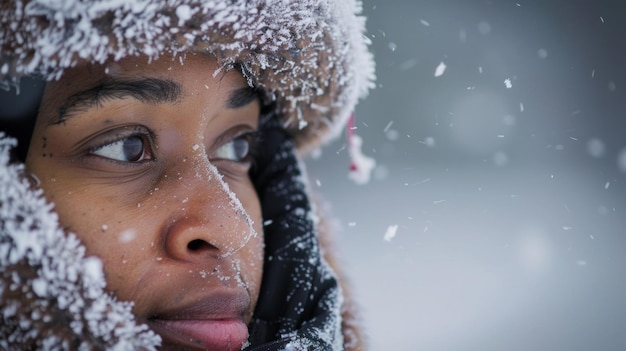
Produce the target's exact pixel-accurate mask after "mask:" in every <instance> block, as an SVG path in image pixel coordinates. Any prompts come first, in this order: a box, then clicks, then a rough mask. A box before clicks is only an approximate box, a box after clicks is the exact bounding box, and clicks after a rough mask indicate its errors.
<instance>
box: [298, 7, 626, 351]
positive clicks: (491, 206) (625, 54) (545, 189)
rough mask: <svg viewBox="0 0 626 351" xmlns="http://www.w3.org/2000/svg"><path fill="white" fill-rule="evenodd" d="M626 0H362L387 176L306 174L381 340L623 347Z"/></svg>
mask: <svg viewBox="0 0 626 351" xmlns="http://www.w3.org/2000/svg"><path fill="white" fill-rule="evenodd" d="M622 3H624V2H623V1H617V0H616V1H591V0H589V1H582V0H569V1H565V0H558V1H554V0H547V1H539V0H537V1H524V0H518V1H505V0H494V1H485V0H471V1H468V0H464V1H461V0H458V1H435V0H429V1H415V0H411V1H409V0H406V1H399V0H384V1H383V0H365V1H364V11H365V13H366V14H367V15H368V17H369V19H368V22H367V28H368V32H369V33H368V36H369V37H370V38H371V39H372V42H373V44H372V48H373V51H374V53H375V56H376V60H377V75H378V82H377V84H378V87H377V88H376V90H375V91H373V92H372V93H371V94H370V96H369V98H368V99H367V100H366V101H364V102H362V103H361V104H360V105H359V107H358V108H357V110H356V118H357V121H356V126H357V133H358V134H360V135H361V136H362V137H363V138H364V146H363V150H364V152H365V153H366V154H368V155H370V156H373V157H375V158H376V161H377V168H376V169H375V171H374V176H373V179H372V181H371V182H370V183H369V184H368V185H365V186H358V185H355V184H354V183H352V182H351V181H350V180H349V179H348V178H347V176H346V174H347V171H348V164H349V160H348V155H347V151H346V149H345V140H339V141H337V142H336V143H333V144H331V145H330V147H328V148H326V149H324V150H323V154H322V157H321V158H320V159H318V160H311V161H309V162H308V167H309V171H310V173H311V177H312V182H311V184H312V186H313V187H314V188H316V189H317V190H318V191H319V192H322V193H323V194H324V195H325V197H326V199H327V200H328V201H329V202H330V203H331V204H332V211H333V213H334V214H335V216H336V217H337V218H338V224H339V226H340V228H341V235H340V237H339V239H338V245H339V252H340V253H341V256H342V260H343V263H344V265H345V266H346V267H347V268H346V270H347V272H348V273H349V275H350V279H351V282H352V285H353V286H354V294H355V295H356V297H357V299H358V300H359V301H360V303H361V305H362V317H363V320H364V323H365V328H366V334H367V336H368V338H369V344H370V347H371V349H372V350H427V351H429V350H432V351H439V350H520V351H521V350H550V351H552V350H581V351H582V350H626V302H625V299H626V252H625V251H626V238H625V237H624V232H625V229H624V228H626V213H625V211H626V197H625V195H626V137H625V133H626V121H625V118H624V117H625V114H626V112H625V108H624V104H626V96H625V92H626V60H625V59H626V50H624V46H625V45H626V44H625V43H626V36H625V35H624V34H625V33H626V5H622ZM442 62H443V65H445V70H442V68H443V67H444V66H443V65H441V63H442ZM437 67H440V70H439V72H438V73H439V74H440V75H439V76H438V77H436V76H435V73H436V72H437ZM395 225H397V226H398V228H397V231H396V234H395V236H393V237H391V235H388V236H387V239H389V240H385V234H386V233H387V232H388V228H389V227H390V226H395Z"/></svg>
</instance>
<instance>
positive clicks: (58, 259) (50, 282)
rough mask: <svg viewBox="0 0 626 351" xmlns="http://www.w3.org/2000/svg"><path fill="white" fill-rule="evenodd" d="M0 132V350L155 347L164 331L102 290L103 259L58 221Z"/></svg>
mask: <svg viewBox="0 0 626 351" xmlns="http://www.w3.org/2000/svg"><path fill="white" fill-rule="evenodd" d="M14 145H15V141H14V140H13V139H9V138H6V137H5V136H4V134H3V133H1V132H0V349H2V350H116V351H125V350H156V346H158V345H159V344H160V337H159V336H158V335H156V334H155V333H154V332H152V331H151V330H149V329H148V327H147V326H145V325H140V324H138V323H136V322H135V318H134V316H133V314H132V313H131V305H130V304H128V303H124V302H119V301H116V299H115V298H114V297H112V296H111V295H110V294H108V293H106V292H105V291H104V286H105V280H104V275H103V271H102V264H101V262H100V260H99V259H97V258H93V257H85V247H84V246H82V244H81V243H80V242H79V240H78V239H77V238H76V237H75V236H74V235H73V234H69V235H65V234H64V232H63V231H62V230H61V229H60V228H59V223H58V217H57V215H56V213H55V212H54V211H52V206H51V205H50V204H48V203H46V201H45V199H44V198H43V194H42V191H41V190H34V189H33V188H31V185H30V183H29V181H28V180H27V179H26V178H25V177H24V174H23V166H22V165H16V164H10V163H9V162H10V160H9V149H10V148H11V147H12V146H14Z"/></svg>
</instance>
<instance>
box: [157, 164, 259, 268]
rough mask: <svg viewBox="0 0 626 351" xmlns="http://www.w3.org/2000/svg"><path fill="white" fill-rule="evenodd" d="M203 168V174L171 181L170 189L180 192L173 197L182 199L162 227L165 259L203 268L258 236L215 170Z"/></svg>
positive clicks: (198, 173) (209, 167)
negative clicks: (171, 187) (194, 264)
mask: <svg viewBox="0 0 626 351" xmlns="http://www.w3.org/2000/svg"><path fill="white" fill-rule="evenodd" d="M206 166H207V167H206V171H203V172H197V170H196V172H194V173H193V174H192V175H189V176H188V177H185V176H183V179H178V180H173V181H172V182H178V183H176V184H173V188H177V189H179V191H178V192H177V196H176V198H177V199H182V200H181V201H180V202H179V206H180V208H177V209H174V213H175V214H174V216H173V217H171V220H170V222H169V223H167V224H166V225H165V228H164V250H165V253H166V255H167V256H168V257H170V258H172V259H175V260H178V261H183V262H191V263H200V264H203V265H206V264H207V262H209V261H214V260H221V259H224V258H226V257H228V256H230V255H233V254H234V253H236V252H237V251H239V250H240V249H242V248H243V247H244V246H245V245H246V244H247V243H248V241H249V240H250V239H251V238H253V237H254V236H256V235H258V234H257V233H256V232H255V230H254V227H253V225H252V221H251V219H250V217H249V216H248V214H247V213H246V212H245V210H244V208H243V206H242V204H241V202H240V201H239V200H238V199H237V197H236V196H235V194H234V193H232V192H231V191H230V190H229V188H228V186H227V184H226V183H225V182H224V181H223V180H222V178H221V176H220V174H219V172H218V171H217V169H216V168H215V167H214V166H212V165H210V164H207V165H206ZM185 178H190V179H185Z"/></svg>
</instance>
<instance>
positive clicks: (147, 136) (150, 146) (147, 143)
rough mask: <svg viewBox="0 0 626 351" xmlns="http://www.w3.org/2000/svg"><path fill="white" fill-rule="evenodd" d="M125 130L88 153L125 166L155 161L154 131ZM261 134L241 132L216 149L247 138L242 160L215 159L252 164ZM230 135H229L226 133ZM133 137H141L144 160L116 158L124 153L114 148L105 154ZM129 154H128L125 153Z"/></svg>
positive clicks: (217, 158) (216, 159)
mask: <svg viewBox="0 0 626 351" xmlns="http://www.w3.org/2000/svg"><path fill="white" fill-rule="evenodd" d="M137 129H141V130H139V131H137ZM123 133H124V132H117V133H115V134H116V135H115V138H112V140H107V141H106V142H103V143H101V144H100V145H98V146H95V147H92V148H90V149H89V151H88V154H89V155H90V156H93V157H98V158H101V159H104V160H106V161H109V162H114V163H118V164H121V165H124V166H129V165H139V164H144V163H146V162H151V161H154V160H155V159H156V156H155V155H154V150H155V147H154V145H155V144H154V139H155V136H153V134H152V133H150V132H149V131H147V130H143V128H140V127H137V128H134V130H133V131H132V132H130V133H129V134H128V135H123ZM260 135H261V133H260V132H259V131H248V132H243V133H241V134H238V135H235V136H234V137H231V138H229V139H228V140H227V141H226V142H224V143H222V144H221V145H220V146H219V147H218V148H217V149H216V151H219V150H220V149H221V148H222V147H225V146H227V145H228V144H229V143H234V142H236V141H237V140H239V139H242V138H243V139H245V140H246V141H247V144H248V145H247V148H248V149H247V154H246V156H245V157H243V158H242V159H241V160H232V159H229V158H220V157H216V158H215V159H214V160H215V161H227V162H232V163H233V164H242V165H244V164H245V165H246V166H250V167H251V166H252V164H253V161H254V159H255V156H256V154H257V152H258V148H257V146H258V144H259V140H260ZM226 136H227V137H228V135H226ZM133 138H139V139H140V141H141V155H140V156H139V157H141V158H143V157H144V156H145V157H147V159H143V160H137V161H133V160H121V159H116V158H113V156H114V155H122V154H121V153H119V152H117V153H116V152H115V150H114V149H112V150H111V151H109V152H108V153H109V156H111V157H109V156H107V155H104V154H103V152H102V151H103V150H105V151H107V150H106V148H108V147H113V146H115V144H118V143H123V142H125V141H128V140H131V139H133ZM120 147H121V148H122V150H117V151H122V152H123V151H126V150H125V148H124V146H123V145H120ZM124 156H127V155H124Z"/></svg>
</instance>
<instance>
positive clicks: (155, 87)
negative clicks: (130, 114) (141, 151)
mask: <svg viewBox="0 0 626 351" xmlns="http://www.w3.org/2000/svg"><path fill="white" fill-rule="evenodd" d="M182 91H183V89H182V87H181V86H180V85H179V84H178V83H176V82H174V81H172V80H169V79H162V78H142V79H137V80H119V79H106V80H104V81H103V82H101V83H100V84H98V85H97V86H95V87H92V88H89V89H87V90H84V91H82V92H79V93H76V94H74V95H72V96H70V97H69V98H68V99H67V101H66V103H65V104H64V105H63V106H62V107H61V108H60V110H59V114H58V116H57V117H56V118H55V119H54V120H52V121H51V122H50V125H55V124H61V123H63V122H65V121H66V120H67V119H69V118H71V117H72V116H73V114H74V113H76V112H80V111H86V110H89V109H91V108H94V107H96V106H101V105H102V103H104V102H106V101H108V100H115V99H124V98H128V97H130V98H134V99H136V100H139V101H141V102H143V103H147V104H153V105H156V104H162V103H176V102H177V101H179V100H180V99H181V97H182V95H183V94H182ZM255 99H259V92H258V91H257V90H256V89H254V88H252V87H249V86H248V87H245V88H240V89H236V90H233V91H232V92H231V93H230V95H229V97H228V99H227V100H226V108H229V109H238V108H241V107H244V106H246V105H248V104H249V103H251V102H252V101H254V100H255Z"/></svg>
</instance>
